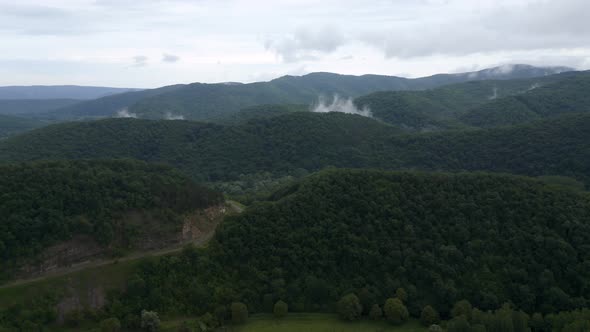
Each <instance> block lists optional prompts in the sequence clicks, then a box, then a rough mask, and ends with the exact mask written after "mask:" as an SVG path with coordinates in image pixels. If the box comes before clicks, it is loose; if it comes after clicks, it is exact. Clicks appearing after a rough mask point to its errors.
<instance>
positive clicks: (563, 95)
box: [355, 72, 590, 131]
mask: <svg viewBox="0 0 590 332" xmlns="http://www.w3.org/2000/svg"><path fill="white" fill-rule="evenodd" d="M589 82H590V72H568V73H563V74H559V75H551V76H545V77H537V78H532V79H519V80H502V81H498V80H495V81H494V80H488V81H473V82H467V83H461V84H454V85H448V86H444V87H441V88H437V89H431V90H424V91H386V92H377V93H374V94H370V95H366V96H362V97H359V98H357V99H356V100H355V104H356V105H358V107H359V108H361V109H362V108H364V107H367V108H369V109H370V110H371V113H372V114H373V116H374V117H375V118H377V119H380V120H382V121H385V122H387V123H390V124H392V125H396V126H401V127H403V128H406V129H409V130H419V131H435V130H444V129H453V128H462V127H496V126H502V125H510V124H519V123H524V122H530V121H533V120H536V119H540V118H544V117H549V116H555V115H560V114H563V113H582V112H586V111H587V109H588V106H587V105H588V104H589V103H588V100H587V99H588V97H587V95H588V93H587V91H588V90H589V88H588V84H589Z"/></svg>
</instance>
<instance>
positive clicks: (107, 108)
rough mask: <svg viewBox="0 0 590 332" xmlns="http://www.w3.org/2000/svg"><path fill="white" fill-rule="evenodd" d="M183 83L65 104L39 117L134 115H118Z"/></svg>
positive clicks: (89, 117)
mask: <svg viewBox="0 0 590 332" xmlns="http://www.w3.org/2000/svg"><path fill="white" fill-rule="evenodd" d="M180 87H182V85H170V86H165V87H161V88H158V89H148V90H141V91H131V92H126V93H120V94H115V95H111V96H105V97H102V98H98V99H93V100H88V101H84V102H81V103H77V104H73V105H69V106H64V107H61V108H58V109H54V110H51V111H49V112H45V113H42V114H39V115H38V117H41V118H48V119H52V120H60V121H66V120H78V119H92V118H104V117H112V116H121V115H122V116H126V117H134V116H136V115H134V114H130V113H129V112H127V113H123V114H120V115H118V114H117V113H118V112H120V111H126V110H127V108H128V107H129V106H131V105H133V104H134V103H136V102H138V101H139V100H141V99H143V98H148V97H153V96H157V95H159V94H162V93H165V92H169V91H174V90H175V89H178V88H180Z"/></svg>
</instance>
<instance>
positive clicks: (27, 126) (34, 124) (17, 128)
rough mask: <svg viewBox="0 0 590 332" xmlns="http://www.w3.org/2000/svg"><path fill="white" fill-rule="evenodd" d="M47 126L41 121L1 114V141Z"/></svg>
mask: <svg viewBox="0 0 590 332" xmlns="http://www.w3.org/2000/svg"><path fill="white" fill-rule="evenodd" d="M44 125H47V123H44V122H43V121H40V120H35V119H27V118H23V117H18V116H12V115H2V114H0V139H2V138H6V137H9V136H14V135H16V134H19V133H22V132H24V131H28V130H31V129H34V128H38V127H42V126H44Z"/></svg>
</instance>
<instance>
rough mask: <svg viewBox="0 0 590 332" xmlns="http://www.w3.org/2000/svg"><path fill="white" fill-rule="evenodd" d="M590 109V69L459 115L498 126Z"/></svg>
mask: <svg viewBox="0 0 590 332" xmlns="http://www.w3.org/2000/svg"><path fill="white" fill-rule="evenodd" d="M585 112H590V72H584V73H581V74H579V75H573V76H570V77H567V78H566V79H564V80H560V81H559V82H555V83H552V84H548V85H543V86H540V87H536V88H534V89H533V90H531V91H528V92H527V93H524V94H522V95H517V96H511V97H506V98H501V99H498V100H496V101H493V102H490V103H487V104H484V105H481V106H480V107H476V108H474V109H473V110H471V111H469V112H467V113H465V114H463V115H462V116H460V117H459V118H460V120H461V121H462V122H464V123H466V124H468V125H472V126H478V127H496V126H507V125H514V124H520V123H524V122H530V121H532V120H536V119H542V118H551V117H556V116H559V115H562V114H566V113H585Z"/></svg>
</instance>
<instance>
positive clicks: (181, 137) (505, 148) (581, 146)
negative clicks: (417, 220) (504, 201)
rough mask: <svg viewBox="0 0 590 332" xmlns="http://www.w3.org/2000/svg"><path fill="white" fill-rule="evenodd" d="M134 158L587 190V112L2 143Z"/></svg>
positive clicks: (196, 173) (57, 153)
mask: <svg viewBox="0 0 590 332" xmlns="http://www.w3.org/2000/svg"><path fill="white" fill-rule="evenodd" d="M47 158H62V159H64V158H72V159H83V158H136V159H141V160H145V161H157V162H165V163H168V164H170V165H173V166H175V167H177V168H179V169H180V170H182V171H183V172H185V174H188V175H190V176H191V177H193V178H194V179H197V180H202V181H227V180H232V179H236V178H237V177H238V176H239V175H240V174H251V173H258V172H264V171H268V172H271V173H273V174H274V175H277V176H278V175H284V174H291V173H292V172H294V171H296V170H297V169H305V170H308V171H315V170H318V169H321V168H323V167H326V166H337V167H380V168H386V169H400V168H409V169H422V170H448V171H458V170H488V171H497V172H509V173H516V174H522V175H531V176H540V175H564V176H570V177H575V178H578V179H580V180H582V181H584V182H585V183H586V185H589V184H590V178H589V176H590V115H572V116H567V117H560V118H557V119H551V120H547V121H541V122H536V123H532V124H529V125H525V126H519V127H511V128H501V129H486V130H473V131H450V132H440V133H429V134H414V135H400V131H399V129H397V128H395V127H391V126H388V125H386V124H383V123H380V122H378V121H375V120H372V119H370V118H366V117H361V116H357V115H347V114H341V113H328V114H319V113H310V112H295V113H290V114H285V115H282V116H278V117H273V118H269V119H261V120H256V121H249V122H247V123H245V124H241V125H237V126H221V125H216V124H205V123H198V122H189V121H150V120H138V119H108V120H101V121H96V122H80V123H67V124H60V125H53V126H49V127H45V128H41V129H38V130H34V131H32V132H29V133H25V134H23V135H20V136H18V137H13V138H10V139H7V140H5V141H3V142H0V160H4V161H21V160H36V159H47Z"/></svg>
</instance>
